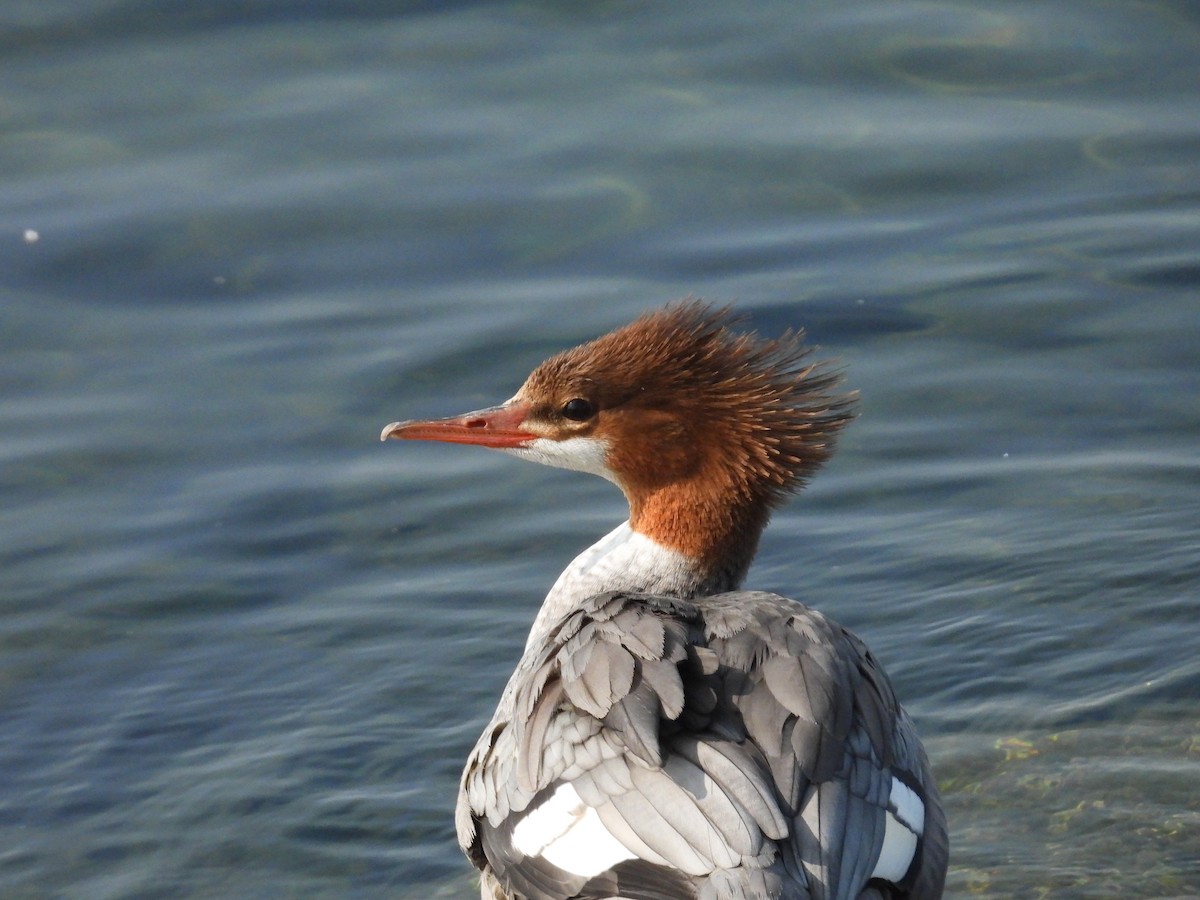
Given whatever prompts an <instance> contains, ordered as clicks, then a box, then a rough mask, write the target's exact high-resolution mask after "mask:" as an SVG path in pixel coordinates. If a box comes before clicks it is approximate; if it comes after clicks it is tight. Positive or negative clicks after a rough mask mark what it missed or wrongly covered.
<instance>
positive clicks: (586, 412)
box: [562, 397, 596, 422]
mask: <svg viewBox="0 0 1200 900" xmlns="http://www.w3.org/2000/svg"><path fill="white" fill-rule="evenodd" d="M562 414H563V415H564V416H565V417H566V418H568V419H570V420H571V421H573V422H586V421H587V420H588V419H590V418H591V417H592V416H594V415H595V414H596V405H595V404H594V403H592V401H591V400H584V399H583V398H582V397H575V398H574V399H572V400H568V401H567V402H566V403H564V404H563V408H562Z"/></svg>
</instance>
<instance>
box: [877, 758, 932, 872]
mask: <svg viewBox="0 0 1200 900" xmlns="http://www.w3.org/2000/svg"><path fill="white" fill-rule="evenodd" d="M924 832H925V804H924V803H923V802H921V798H920V797H918V796H917V795H916V792H914V791H913V790H912V788H910V787H909V786H908V785H906V784H904V783H903V782H902V781H900V779H898V778H893V779H892V793H891V796H890V798H889V799H888V808H887V819H886V820H885V824H884V831H883V846H882V847H881V848H880V849H879V859H878V860H876V861H875V870H874V871H873V872H872V873H871V877H872V878H882V879H884V880H886V881H890V882H892V883H893V884H894V883H896V882H899V881H900V880H901V879H903V878H904V876H905V875H907V874H908V870H909V868H911V866H912V862H913V857H914V856H916V853H917V839H918V838H919V837H920V836H921V835H922V834H923V833H924Z"/></svg>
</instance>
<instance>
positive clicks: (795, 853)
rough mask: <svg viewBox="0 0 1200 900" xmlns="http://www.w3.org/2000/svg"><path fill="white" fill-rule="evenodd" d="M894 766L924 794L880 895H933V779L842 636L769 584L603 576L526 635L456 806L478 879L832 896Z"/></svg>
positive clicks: (871, 848) (875, 852) (883, 690)
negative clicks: (711, 588) (573, 606)
mask: <svg viewBox="0 0 1200 900" xmlns="http://www.w3.org/2000/svg"><path fill="white" fill-rule="evenodd" d="M894 779H900V780H902V781H903V783H904V784H906V785H908V786H910V787H911V788H912V789H914V790H915V792H916V794H917V796H919V798H920V800H921V801H922V802H923V803H924V805H925V807H926V825H925V834H924V835H923V836H922V838H921V840H920V843H919V845H918V848H917V859H916V860H915V862H914V863H913V865H912V866H911V867H909V868H908V871H907V872H906V874H905V875H904V877H903V878H902V879H899V880H900V882H901V883H900V884H899V885H897V886H896V887H895V889H896V890H897V891H901V892H903V891H911V894H908V893H897V894H896V896H909V895H911V896H914V897H915V896H920V897H937V896H940V893H941V875H940V874H939V872H940V871H944V859H945V846H946V840H945V826H944V820H943V819H942V818H941V812H940V809H939V808H938V802H937V797H936V791H935V789H934V786H933V784H932V781H931V779H930V776H929V773H928V768H927V764H926V762H925V758H924V754H923V751H922V750H921V747H920V743H919V741H918V740H917V738H916V735H915V732H913V730H912V726H911V724H910V723H909V721H908V719H907V716H905V714H904V712H903V710H902V709H900V707H899V705H898V703H897V702H896V698H895V695H894V693H893V692H892V689H891V687H890V685H889V683H888V681H887V678H886V675H884V673H883V671H882V669H880V668H879V666H878V664H877V663H876V662H875V661H874V659H873V658H872V657H871V656H870V654H869V653H868V652H867V651H866V649H865V647H864V646H863V645H862V644H861V642H859V641H858V639H857V638H855V637H854V636H853V635H851V634H849V633H848V632H846V631H844V630H843V629H841V628H840V627H838V626H836V625H834V624H833V623H831V622H829V621H828V620H827V619H825V618H824V617H823V616H821V615H820V614H819V613H816V612H814V611H812V610H810V609H808V608H806V607H804V606H801V605H800V604H796V603H794V602H792V601H789V600H785V599H784V598H781V597H778V596H775V595H772V594H764V593H758V592H749V591H738V592H733V593H728V594H721V595H717V596H713V597H706V598H702V599H699V600H696V601H682V600H676V599H672V598H667V597H658V596H650V595H638V594H626V593H607V594H599V595H596V596H595V597H592V598H590V599H589V600H588V601H586V603H585V604H583V606H582V607H581V608H579V609H577V610H576V611H574V612H573V613H571V614H570V615H568V616H567V617H566V618H564V619H563V620H562V621H560V622H559V623H558V624H557V625H556V626H555V627H554V628H552V629H551V630H550V631H549V632H548V633H547V634H546V635H545V637H544V638H543V639H542V640H540V641H538V642H536V643H535V645H533V646H531V647H530V648H529V649H528V650H527V652H526V655H525V657H524V659H522V661H521V664H520V665H519V666H518V668H517V670H516V671H515V672H514V674H513V678H512V680H511V681H510V683H509V686H508V688H507V690H506V692H505V695H504V697H503V699H502V701H501V704H500V707H499V708H498V709H497V713H496V716H495V718H494V719H493V722H492V723H491V725H490V726H489V727H488V729H486V730H485V732H484V736H483V737H481V738H480V741H479V743H478V744H477V745H476V748H475V750H474V752H473V753H472V754H471V757H470V759H469V761H468V764H467V769H466V771H465V772H464V775H463V782H462V792H461V794H460V799H459V809H458V817H457V823H458V828H459V838H460V842H461V843H462V844H463V846H464V848H465V849H466V850H467V853H468V855H469V856H471V858H472V860H473V861H475V863H476V865H478V866H479V867H480V868H482V869H484V871H485V876H486V877H485V894H486V891H487V890H488V888H487V885H488V884H491V885H494V886H495V887H494V888H493V889H494V890H498V891H500V892H501V893H499V894H496V896H501V897H506V896H507V897H514V898H515V897H528V898H531V900H532V898H551V897H576V896H578V897H617V896H619V897H654V896H672V897H708V896H712V897H718V898H722V900H726V898H730V900H732V898H738V897H784V898H808V897H812V898H837V900H841V898H856V897H858V896H859V895H860V893H861V892H862V891H863V890H864V889H865V888H866V885H867V882H868V880H869V879H870V878H871V876H872V872H873V871H874V869H875V866H876V860H877V858H878V857H879V856H880V853H881V848H884V842H885V830H886V827H887V823H888V815H889V812H888V804H889V797H890V795H891V791H892V790H893V780H894ZM551 810H555V811H556V812H555V814H554V815H553V816H552V815H551ZM564 810H565V812H564ZM522 823H524V824H522ZM514 835H515V836H514ZM531 835H532V836H535V837H531ZM887 849H888V852H891V848H887ZM902 849H903V848H902ZM924 857H928V860H927V861H926V860H924ZM549 858H553V859H555V860H557V861H558V863H559V864H558V865H556V864H554V863H551V862H549V861H548V859H549ZM939 859H940V861H941V863H942V865H941V866H940V869H939V867H938V862H939ZM596 866H604V868H603V870H602V871H593V869H594V868H595V867H596ZM639 885H640V887H639ZM655 892H658V893H655Z"/></svg>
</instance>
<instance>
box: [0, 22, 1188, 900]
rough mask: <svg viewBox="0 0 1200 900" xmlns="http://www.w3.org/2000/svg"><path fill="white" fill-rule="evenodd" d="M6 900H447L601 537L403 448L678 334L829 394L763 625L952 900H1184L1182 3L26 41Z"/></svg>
mask: <svg viewBox="0 0 1200 900" xmlns="http://www.w3.org/2000/svg"><path fill="white" fill-rule="evenodd" d="M0 51H2V52H0V125H2V127H0V310H2V312H0V315H2V320H0V322H2V328H0V349H2V351H3V352H2V355H0V384H2V386H3V387H2V391H0V429H2V434H3V439H2V440H0V497H2V498H3V503H2V504H0V613H2V617H0V723H2V725H0V893H2V894H3V896H5V897H43V896H46V897H50V896H53V897H86V898H103V897H139V898H150V897H164V898H166V897H185V896H186V897H280V896H297V897H301V896H302V897H321V896H330V897H346V896H353V897H382V896H388V897H395V896H400V897H412V898H417V897H430V896H471V895H472V894H473V892H474V891H475V888H474V886H473V882H472V878H471V875H470V871H469V867H468V866H467V864H466V863H465V861H463V860H462V858H461V857H460V855H459V853H458V850H457V847H456V845H455V841H454V838H453V829H452V807H453V802H454V793H455V790H456V780H457V775H458V770H459V767H460V765H461V762H462V760H463V759H464V757H465V755H466V752H467V750H468V748H469V747H470V745H471V744H472V743H473V742H474V739H475V736H476V734H477V732H478V729H479V728H480V727H481V725H482V723H483V722H484V721H485V720H486V718H487V716H488V714H489V713H490V710H491V707H492V706H493V704H494V702H495V699H496V697H497V695H498V692H499V690H500V687H501V686H502V684H503V681H504V679H505V677H506V675H507V673H508V671H509V670H510V669H511V667H512V665H513V663H514V661H515V659H516V658H517V655H518V653H519V649H520V646H521V644H522V642H523V639H524V633H525V629H526V628H527V627H528V623H529V621H530V620H531V618H532V616H533V613H534V610H535V608H536V606H537V604H538V602H539V601H540V598H541V596H542V595H543V594H544V592H545V590H546V588H547V587H548V585H549V584H550V583H551V582H552V580H553V578H554V577H555V575H556V574H557V572H558V571H559V570H560V569H561V568H562V567H563V565H565V563H566V561H567V560H568V559H569V558H570V557H571V556H572V555H573V554H574V553H576V552H578V550H579V549H580V548H582V547H583V546H586V545H587V544H588V543H589V542H590V541H591V540H593V539H594V538H595V537H596V536H598V535H599V534H601V533H603V532H604V531H606V530H608V529H609V528H610V527H611V526H612V525H613V524H614V523H615V522H617V521H619V520H620V519H621V518H622V517H623V514H624V510H623V508H622V501H621V499H620V497H619V495H617V494H616V492H615V491H613V490H612V488H611V486H609V485H607V484H606V483H604V482H601V481H599V480H596V479H591V480H589V479H587V478H584V477H582V476H577V475H572V474H571V473H566V472H559V471H554V470H545V469H540V468H538V467H534V466H528V465H523V464H520V463H517V462H514V461H512V460H509V459H506V458H503V457H501V456H499V455H494V454H488V453H484V452H482V451H471V450H468V449H465V448H457V449H456V448H444V447H443V448H435V447H420V446H416V445H414V446H401V445H394V444H393V445H380V444H379V443H378V441H377V440H376V437H377V434H378V431H379V428H380V426H382V425H383V424H384V423H386V422H388V421H392V420H394V419H397V418H407V417H410V416H417V415H424V414H435V413H449V412H455V411H461V410H465V409H469V408H474V407H477V406H480V405H484V404H486V403H489V402H493V401H496V400H500V399H503V398H504V397H507V396H509V395H510V394H511V393H512V391H513V390H514V389H515V387H516V386H517V385H518V384H519V383H520V382H521V380H522V379H523V378H524V375H525V373H526V372H527V371H528V370H529V368H531V367H532V366H533V365H534V364H536V363H537V362H538V361H540V360H541V359H542V358H543V357H544V356H546V355H548V354H549V353H551V352H553V351H555V350H557V349H560V348H562V347H564V346H568V345H571V344H574V343H576V342H578V341H580V340H583V339H586V338H588V337H591V336H594V335H595V334H598V333H600V332H601V331H604V330H606V329H608V328H610V327H612V326H615V325H617V324H620V323H622V322H624V321H625V320H627V319H628V318H630V317H631V316H633V315H635V314H636V313H637V312H639V311H641V310H642V309H644V308H647V307H649V306H654V305H657V304H659V303H661V302H664V301H667V300H669V299H672V298H674V297H678V296H682V295H685V294H689V293H694V294H698V295H701V296H704V297H707V298H709V299H712V300H714V301H718V302H723V303H732V304H733V305H735V306H736V307H737V308H738V309H739V310H741V311H743V312H744V313H745V314H746V316H747V318H748V321H749V323H750V324H751V325H753V326H755V327H757V328H759V329H760V330H762V331H764V332H769V333H773V332H778V331H780V330H782V329H783V328H785V327H788V326H791V325H804V326H806V327H807V328H808V329H809V332H810V334H811V335H812V337H813V338H814V340H816V341H817V342H819V343H820V344H822V345H823V347H824V348H825V351H826V352H827V353H828V354H829V355H832V356H836V357H839V358H840V359H841V361H842V363H843V364H844V366H845V368H846V371H847V376H848V381H849V383H850V385H851V386H852V387H854V388H856V389H858V390H860V391H861V393H862V397H863V404H862V416H861V418H860V420H859V421H858V422H856V423H855V424H854V425H853V426H852V428H851V429H850V431H849V432H848V433H847V436H846V438H845V439H844V440H843V442H842V445H841V448H840V451H839V454H838V456H837V457H836V459H835V460H834V461H833V463H832V464H831V465H830V466H829V467H828V468H827V470H826V471H825V472H823V473H822V474H821V475H820V476H819V477H818V478H817V479H816V481H815V482H814V484H813V485H812V487H811V489H810V490H809V491H808V492H807V493H806V494H805V495H804V496H803V497H802V498H800V499H799V500H798V501H796V502H795V503H793V504H792V505H791V506H789V507H788V508H787V509H785V510H784V511H782V512H781V513H780V514H778V515H777V516H776V519H775V521H774V523H773V525H772V527H771V529H770V530H769V531H768V534H767V536H766V538H765V540H764V544H763V548H762V552H761V554H760V557H759V562H758V563H757V565H756V567H755V569H754V571H753V573H752V576H751V583H752V585H753V586H756V587H763V588H770V589H776V590H781V591H784V592H786V593H789V594H791V595H793V596H796V597H798V598H800V599H803V600H805V601H807V602H809V603H811V604H812V605H815V606H818V607H820V608H821V609H823V610H824V611H826V612H827V613H829V614H831V615H833V616H834V617H836V618H838V619H840V620H841V621H842V622H844V623H845V624H847V625H849V626H851V627H852V628H854V629H855V630H857V631H858V632H859V633H860V634H861V635H862V636H863V637H864V638H865V639H866V640H867V641H868V642H869V643H870V644H871V645H872V647H873V648H874V650H875V651H876V653H877V655H878V656H879V657H880V658H881V659H882V660H883V661H884V662H885V664H886V665H887V666H888V668H889V669H890V671H891V672H892V674H893V676H894V678H895V680H896V681H897V684H898V687H899V690H900V693H901V695H902V696H903V697H904V698H905V700H906V703H907V705H908V706H909V708H910V710H911V711H912V712H913V713H914V715H915V717H916V719H917V721H918V723H919V725H920V727H921V729H922V732H923V733H924V735H925V736H926V740H927V743H928V746H929V749H930V752H931V755H932V757H933V759H934V762H935V767H936V770H937V772H938V774H939V777H940V779H941V781H942V785H943V792H944V794H945V798H946V802H947V806H948V811H949V815H950V823H951V830H952V840H953V855H952V860H951V865H952V868H951V874H950V880H949V891H948V893H949V894H951V895H954V896H965V895H971V896H983V897H1013V896H1020V897H1038V896H1050V895H1052V896H1055V897H1097V898H1099V897H1113V896H1129V897H1172V896H1175V897H1190V896H1196V895H1197V894H1198V893H1200V862H1198V860H1200V790H1197V784H1200V782H1198V780H1197V773H1198V772H1200V769H1198V766H1197V764H1198V763H1200V712H1198V709H1200V706H1198V702H1197V698H1198V697H1200V622H1198V621H1197V619H1198V617H1197V590H1198V588H1200V539H1198V537H1197V533H1198V531H1197V526H1198V524H1200V465H1198V454H1197V446H1198V440H1200V400H1197V397H1198V396H1200V351H1198V349H1197V347H1198V339H1200V188H1198V187H1197V185H1200V93H1198V92H1197V90H1196V87H1197V84H1198V83H1200V81H1198V78H1200V62H1198V60H1200V17H1197V15H1196V11H1195V9H1194V7H1193V6H1192V5H1190V4H1184V3H1165V2H1148V3H1110V4H1094V3H1084V2H1056V3H1053V4H1033V3H1027V4H1022V3H1017V4H1002V5H996V4H972V3H938V2H933V3H906V2H900V3H897V2H890V3H855V4H850V5H847V4H844V3H836V4H835V3H812V4H804V5H797V4H793V3H782V2H778V3H765V2H764V3H755V4H747V5H745V6H726V5H722V4H709V3H697V4H687V5H683V4H679V5H676V6H667V5H645V4H633V3H618V2H611V3H586V4H576V5H566V4H544V3H524V4H506V3H494V4H467V3H463V4H421V3H410V4H394V5H385V4H379V3H369V2H358V3H343V4H337V5H336V6H334V5H330V6H325V5H321V4H287V5H285V4H271V3H265V2H264V3H233V2H218V3H212V4H203V5H202V6H185V5H179V4H161V3H159V4H155V3H149V2H141V3H137V2H130V3H111V2H101V0H94V2H87V0H59V2H53V3H46V2H38V3H33V2H10V3H7V4H5V6H4V8H3V10H2V11H0Z"/></svg>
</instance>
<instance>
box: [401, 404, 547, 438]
mask: <svg viewBox="0 0 1200 900" xmlns="http://www.w3.org/2000/svg"><path fill="white" fill-rule="evenodd" d="M527 415H529V407H528V406H527V405H526V404H524V403H508V404H505V405H504V406H493V407H491V408H490V409H481V410H477V411H476V412H470V413H466V414H465V415H461V416H450V417H449V418H446V419H430V420H428V421H424V422H421V421H410V422H393V423H392V424H391V425H388V426H387V427H386V428H384V429H383V432H382V433H381V434H380V435H379V439H380V440H381V441H386V440H388V439H391V440H396V441H442V442H443V443H447V444H474V445H475V446H477V447H495V448H498V449H504V448H506V447H522V446H524V445H525V444H527V443H529V442H530V441H532V440H535V439H536V438H537V435H536V434H531V433H530V432H528V431H525V430H523V429H522V428H521V424H522V423H523V422H524V421H525V417H526V416H527Z"/></svg>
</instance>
